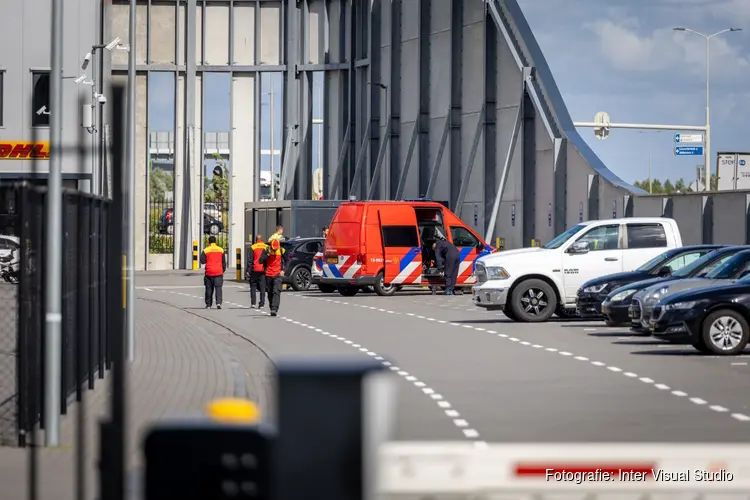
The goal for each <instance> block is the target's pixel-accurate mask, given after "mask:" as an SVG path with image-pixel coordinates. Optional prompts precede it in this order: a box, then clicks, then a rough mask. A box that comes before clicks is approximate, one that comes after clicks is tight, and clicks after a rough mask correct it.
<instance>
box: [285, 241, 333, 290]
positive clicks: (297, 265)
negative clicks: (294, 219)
mask: <svg viewBox="0 0 750 500" xmlns="http://www.w3.org/2000/svg"><path fill="white" fill-rule="evenodd" d="M323 242H325V239H324V238H292V239H289V240H284V241H283V242H282V243H281V245H282V246H283V247H284V250H286V255H287V257H288V261H287V264H286V267H285V268H284V277H283V278H282V280H281V281H282V283H285V284H288V285H291V286H292V288H293V289H294V290H295V291H297V292H302V291H305V290H309V289H310V285H312V271H311V268H312V265H313V257H315V254H316V253H318V252H320V251H322V249H323Z"/></svg>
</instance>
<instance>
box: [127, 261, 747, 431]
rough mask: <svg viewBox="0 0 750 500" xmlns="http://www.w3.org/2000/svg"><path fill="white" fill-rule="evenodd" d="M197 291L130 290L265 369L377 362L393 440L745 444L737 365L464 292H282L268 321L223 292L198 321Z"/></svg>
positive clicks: (238, 293)
mask: <svg viewBox="0 0 750 500" xmlns="http://www.w3.org/2000/svg"><path fill="white" fill-rule="evenodd" d="M200 284H201V281H200V278H199V277H197V276H185V275H183V276H179V277H165V276H153V277H148V278H139V279H138V281H137V287H138V290H137V293H138V297H139V298H141V299H144V300H158V301H163V302H168V303H169V304H171V305H174V306H176V307H180V308H183V309H185V311H186V312H189V313H191V314H197V315H200V316H205V317H208V318H210V319H212V320H214V321H216V322H217V323H220V324H221V325H223V326H224V327H226V328H228V329H231V330H232V331H233V332H235V333H236V334H237V335H241V336H242V337H245V338H246V339H248V340H250V341H251V342H253V343H255V344H256V345H257V346H258V347H259V348H260V349H262V350H263V351H264V352H265V353H266V354H267V355H268V357H269V358H270V359H271V360H274V359H278V358H279V357H283V356H290V355H293V356H299V355H308V356H327V357H335V356H352V355H354V356H368V357H371V358H375V359H377V360H378V361H381V362H383V363H384V364H386V365H387V366H388V368H390V369H391V370H392V372H393V374H394V376H395V377H396V378H397V379H398V381H399V382H398V383H399V405H398V410H397V412H398V413H397V428H396V435H395V438H396V439H397V440H450V441H455V440H467V439H468V440H471V441H478V442H480V443H481V442H686V443H698V442H727V443H728V442H750V408H748V404H749V403H748V401H749V400H750V398H748V396H750V376H749V375H750V373H748V372H749V371H750V366H749V365H748V360H749V359H748V358H750V356H738V357H732V358H720V357H708V356H703V355H699V354H697V353H696V352H695V351H693V350H692V348H690V347H686V348H683V347H675V346H668V345H663V344H660V343H658V342H655V341H653V340H650V339H648V338H642V337H633V336H631V335H630V333H629V332H628V331H627V329H625V328H607V327H605V326H604V325H603V323H598V322H581V321H572V320H566V321H551V322H549V323H546V324H520V323H513V322H510V321H509V320H507V319H505V318H504V317H503V316H502V315H501V314H497V313H488V312H485V311H481V310H478V309H477V308H475V307H473V306H472V304H471V298H470V296H466V295H464V296H455V297H446V296H432V295H429V294H426V293H424V292H416V293H414V292H402V293H400V294H398V295H396V296H394V297H388V298H386V297H378V296H375V295H372V294H361V295H358V296H356V297H350V298H345V297H341V296H339V295H338V294H323V293H320V292H318V291H310V292H307V293H293V292H285V293H284V294H283V297H282V304H281V310H280V316H279V317H278V318H271V317H269V316H267V315H266V314H263V313H261V312H259V311H256V310H251V309H249V308H248V306H249V294H248V292H247V290H246V288H245V287H244V286H242V285H238V284H235V283H231V282H227V283H226V286H225V290H224V294H225V299H224V300H225V308H224V309H222V310H221V311H219V310H215V309H211V310H205V309H204V308H203V299H202V294H203V291H202V288H201V286H200ZM271 411H272V410H271Z"/></svg>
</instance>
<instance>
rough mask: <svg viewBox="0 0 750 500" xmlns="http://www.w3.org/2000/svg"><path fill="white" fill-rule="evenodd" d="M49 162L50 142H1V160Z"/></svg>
mask: <svg viewBox="0 0 750 500" xmlns="http://www.w3.org/2000/svg"><path fill="white" fill-rule="evenodd" d="M29 159H34V160H49V142H18V141H13V142H10V141H7V142H6V141H0V160H29Z"/></svg>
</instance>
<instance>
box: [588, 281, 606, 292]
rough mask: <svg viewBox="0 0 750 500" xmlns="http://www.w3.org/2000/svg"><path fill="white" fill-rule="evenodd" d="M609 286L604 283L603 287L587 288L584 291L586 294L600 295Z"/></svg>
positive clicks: (593, 286)
mask: <svg viewBox="0 0 750 500" xmlns="http://www.w3.org/2000/svg"><path fill="white" fill-rule="evenodd" d="M607 285H609V283H602V284H601V285H592V286H587V287H586V288H584V289H583V292H584V293H600V292H603V291H604V289H605V288H607Z"/></svg>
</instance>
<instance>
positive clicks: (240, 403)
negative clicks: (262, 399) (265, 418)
mask: <svg viewBox="0 0 750 500" xmlns="http://www.w3.org/2000/svg"><path fill="white" fill-rule="evenodd" d="M206 414H207V415H208V417H209V418H211V419H212V420H216V421H218V422H222V423H226V424H257V423H258V422H259V421H260V408H258V406H257V405H256V404H255V403H253V402H252V401H250V400H247V399H240V398H222V399H215V400H213V401H211V402H210V403H208V404H207V405H206Z"/></svg>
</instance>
